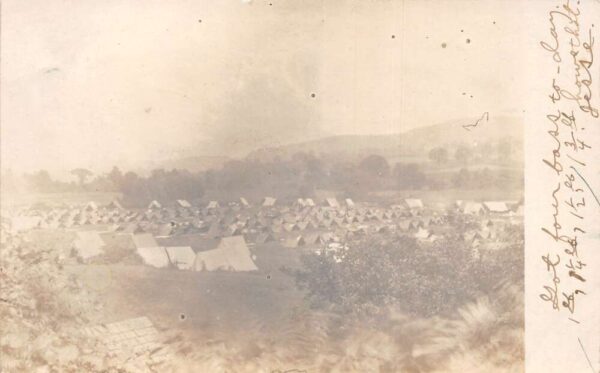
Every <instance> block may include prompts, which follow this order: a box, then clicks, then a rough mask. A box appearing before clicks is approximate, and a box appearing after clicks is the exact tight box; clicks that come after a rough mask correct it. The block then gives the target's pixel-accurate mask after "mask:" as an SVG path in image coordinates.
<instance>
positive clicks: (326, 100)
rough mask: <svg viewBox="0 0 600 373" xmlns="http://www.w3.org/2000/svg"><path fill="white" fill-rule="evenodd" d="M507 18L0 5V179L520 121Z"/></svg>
mask: <svg viewBox="0 0 600 373" xmlns="http://www.w3.org/2000/svg"><path fill="white" fill-rule="evenodd" d="M509 3H512V5H511V4H509ZM517 4H518V2H506V1H490V2H485V1H469V2H462V1H447V2H443V1H437V0H436V1H423V0H418V1H417V0H414V1H405V2H402V1H393V0H389V1H386V0H370V1H367V0H362V1H344V0H341V1H332V0H321V1H316V0H303V1H280V0H267V1H256V0H254V1H250V2H249V1H240V0H219V1H198V0H194V1H186V0H177V1H164V0H145V1H139V0H131V1H127V0H121V1H113V0H102V1H98V0H29V1H21V0H4V1H3V2H2V40H1V45H2V48H1V57H2V58H1V68H2V77H1V94H2V107H1V110H2V111H1V120H2V133H1V135H2V136H1V141H2V149H1V155H2V167H3V168H5V169H6V168H11V169H13V170H31V169H36V168H47V169H50V170H54V169H57V168H62V167H64V168H66V169H69V168H72V167H75V166H83V167H90V168H93V169H96V170H98V169H102V168H107V167H109V166H111V165H112V164H115V163H118V164H120V165H124V166H125V167H127V166H128V165H135V164H136V162H138V161H140V160H146V159H155V158H166V157H178V156H190V155H194V154H198V155H201V154H212V155H218V154H223V155H239V154H243V153H244V152H246V151H248V150H251V149H254V148H256V147H260V146H272V145H277V144H280V143H287V142H298V141H302V140H306V139H310V138H316V137H320V136H326V135H334V134H373V133H395V132H401V131H405V130H407V129H410V128H414V127H417V126H424V125H430V124H435V123H438V122H443V121H446V120H448V119H456V118H463V117H466V118H477V117H479V116H480V115H481V113H483V112H485V111H488V112H490V115H494V114H515V113H517V114H518V113H520V112H521V110H522V107H521V103H520V100H519V98H518V97H519V95H518V92H519V77H520V74H521V69H522V66H520V63H519V61H518V60H517V59H516V58H514V54H515V50H517V49H518V48H520V38H519V35H520V32H521V31H520V28H521V27H525V26H523V21H524V20H523V18H522V17H520V16H519V13H518V9H515V6H516V5H517ZM444 46H445V47H444ZM313 94H314V97H313V96H312V95H313ZM471 96H472V97H471Z"/></svg>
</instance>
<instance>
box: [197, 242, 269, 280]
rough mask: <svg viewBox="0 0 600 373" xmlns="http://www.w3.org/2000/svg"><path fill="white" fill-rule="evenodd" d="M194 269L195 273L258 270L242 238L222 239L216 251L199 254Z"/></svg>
mask: <svg viewBox="0 0 600 373" xmlns="http://www.w3.org/2000/svg"><path fill="white" fill-rule="evenodd" d="M194 267H195V269H196V270H197V271H201V270H208V271H214V270H230V271H256V270H258V268H257V267H256V264H254V261H253V260H252V257H251V256H250V250H249V249H248V246H247V245H246V240H244V237H243V236H231V237H223V238H222V239H221V242H220V243H219V245H218V246H217V248H216V249H214V250H208V251H202V252H199V253H198V254H196V262H195V265H194Z"/></svg>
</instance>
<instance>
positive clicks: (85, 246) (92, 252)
mask: <svg viewBox="0 0 600 373" xmlns="http://www.w3.org/2000/svg"><path fill="white" fill-rule="evenodd" d="M73 247H74V248H75V251H77V255H78V256H79V257H80V258H81V259H83V260H87V259H90V258H93V257H95V256H98V255H100V254H104V250H103V249H102V248H103V247H104V241H103V240H102V238H100V235H99V234H98V232H94V231H81V232H77V238H76V239H75V241H74V242H73Z"/></svg>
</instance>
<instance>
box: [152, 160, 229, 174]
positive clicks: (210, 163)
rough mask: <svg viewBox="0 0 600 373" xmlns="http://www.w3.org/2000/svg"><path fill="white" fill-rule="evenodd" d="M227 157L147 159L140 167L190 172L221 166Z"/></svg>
mask: <svg viewBox="0 0 600 373" xmlns="http://www.w3.org/2000/svg"><path fill="white" fill-rule="evenodd" d="M230 160H231V158H229V157H220V156H197V157H185V158H175V159H169V160H160V161H147V162H145V163H144V165H143V166H142V167H141V169H142V170H143V171H150V170H154V169H161V168H162V169H165V170H171V169H178V170H188V171H190V172H201V171H206V170H213V169H219V168H221V167H222V166H223V165H224V164H225V163H226V162H228V161H230Z"/></svg>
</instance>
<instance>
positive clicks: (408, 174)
mask: <svg viewBox="0 0 600 373" xmlns="http://www.w3.org/2000/svg"><path fill="white" fill-rule="evenodd" d="M394 178H395V179H396V185H397V187H398V188H400V189H410V188H421V187H422V186H423V185H424V184H425V182H426V178H425V174H424V173H423V172H422V171H421V170H420V168H419V165H418V164H415V163H408V164H405V163H396V165H395V166H394Z"/></svg>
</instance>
